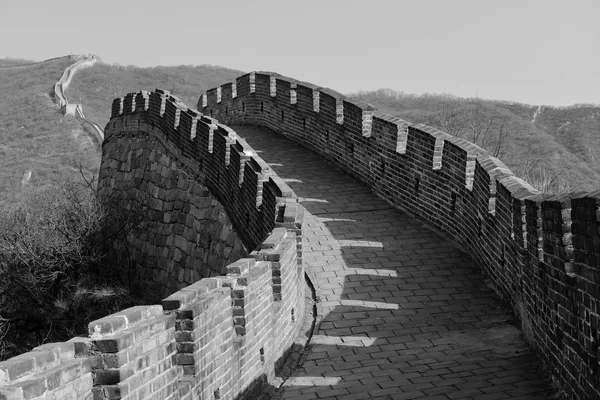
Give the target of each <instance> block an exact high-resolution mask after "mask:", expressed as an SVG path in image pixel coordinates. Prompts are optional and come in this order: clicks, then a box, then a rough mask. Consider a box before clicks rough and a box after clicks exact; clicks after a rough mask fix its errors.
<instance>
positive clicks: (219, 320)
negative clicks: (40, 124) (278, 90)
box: [0, 90, 305, 400]
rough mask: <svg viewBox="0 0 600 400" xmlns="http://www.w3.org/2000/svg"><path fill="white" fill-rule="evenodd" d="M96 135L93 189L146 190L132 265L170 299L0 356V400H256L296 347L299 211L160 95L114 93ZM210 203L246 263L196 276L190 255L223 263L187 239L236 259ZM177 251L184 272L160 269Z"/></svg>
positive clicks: (274, 183) (237, 142) (217, 136)
mask: <svg viewBox="0 0 600 400" xmlns="http://www.w3.org/2000/svg"><path fill="white" fill-rule="evenodd" d="M105 131H106V137H105V140H104V142H103V161H102V166H101V171H100V177H99V190H114V191H123V192H127V191H128V190H130V189H134V190H141V191H145V192H146V193H148V194H149V195H150V196H149V198H148V204H147V206H148V218H149V219H150V220H151V221H150V225H148V226H146V227H144V229H141V230H140V232H137V233H136V234H134V235H131V236H132V237H130V238H129V240H130V242H131V243H130V245H131V247H132V249H131V251H132V253H133V254H132V258H133V259H138V261H140V260H141V262H138V264H137V267H138V268H139V269H143V268H145V267H147V266H148V265H150V264H152V262H153V260H154V261H156V260H159V262H158V264H157V265H154V266H155V267H156V268H155V269H153V270H152V271H151V272H153V273H155V274H156V273H158V275H150V276H149V277H148V280H154V281H161V280H167V281H170V282H161V283H165V286H162V287H163V289H164V290H163V292H164V291H166V292H167V293H170V294H169V295H168V296H167V297H165V298H164V299H163V300H162V301H161V302H160V305H151V306H138V307H132V308H129V309H126V310H123V311H120V312H118V313H115V314H111V315H109V316H107V317H104V318H102V319H99V320H96V321H93V322H92V323H90V324H89V332H88V337H87V338H85V337H81V338H74V339H72V340H70V341H69V342H66V343H54V344H49V345H45V346H41V347H39V348H36V349H34V351H32V352H29V353H25V354H22V355H20V356H18V357H15V358H12V359H9V360H7V361H4V362H0V398H3V399H4V398H6V399H10V400H15V399H18V400H21V399H38V398H40V399H41V398H44V399H79V398H92V397H93V398H94V399H142V398H143V399H156V400H163V399H186V400H187V399H190V400H191V399H255V398H257V396H258V394H259V393H260V392H261V391H262V390H263V389H264V388H265V386H266V384H267V382H269V381H272V380H273V379H274V377H275V371H276V369H278V368H280V367H281V366H282V365H283V364H284V363H285V361H286V359H287V357H288V355H289V354H290V353H291V352H292V351H294V350H296V349H297V347H299V346H300V345H299V344H296V343H295V340H296V338H297V337H298V333H299V329H300V326H301V324H302V322H303V320H304V312H305V310H304V308H305V294H304V288H305V274H304V265H303V263H302V224H303V215H304V214H303V213H304V208H303V207H302V206H301V205H299V204H298V202H297V199H295V198H294V197H292V191H291V189H290V188H289V187H288V186H287V185H286V184H285V183H284V182H283V181H282V180H281V179H280V178H279V177H278V176H277V175H275V174H274V173H273V171H272V170H271V169H270V168H269V167H268V166H267V164H266V163H265V162H264V161H263V160H262V159H261V158H260V157H258V156H257V155H256V153H255V152H254V150H253V149H252V148H250V147H249V146H248V145H247V144H246V142H245V141H243V140H242V139H240V138H238V137H237V135H236V133H235V132H234V131H233V130H231V129H230V128H229V127H227V126H225V125H222V124H219V123H218V122H217V121H216V120H215V119H213V118H210V117H206V116H203V115H201V114H200V113H198V112H197V111H195V110H192V109H189V108H188V107H187V106H185V105H184V104H183V103H181V102H180V101H179V99H177V98H176V97H174V96H171V95H170V94H169V93H168V92H165V91H160V90H157V91H155V92H152V93H148V92H139V93H131V94H128V95H127V96H125V97H124V98H120V99H116V100H115V101H114V102H113V104H112V117H111V120H110V122H109V123H108V124H107V127H106V129H105ZM206 188H208V190H209V191H210V192H211V193H212V195H214V197H216V198H217V200H218V201H216V200H214V199H212V198H211V197H207V193H205V192H207V191H208V190H206ZM215 203H219V207H221V208H222V209H224V210H225V212H226V214H227V217H228V220H229V221H230V222H231V223H232V224H233V226H234V228H235V229H234V230H235V231H236V233H237V235H239V237H240V238H241V240H242V241H243V244H244V246H245V249H246V250H245V253H247V256H246V257H245V258H241V259H237V260H236V261H233V262H230V263H228V264H227V265H226V266H225V268H224V271H223V273H222V275H221V276H213V277H209V278H204V279H200V280H197V279H195V278H196V277H197V276H198V274H197V272H198V271H196V270H195V269H197V268H198V264H199V261H200V259H201V258H199V257H197V254H196V253H202V254H205V257H204V258H208V261H209V263H210V264H213V263H217V261H218V262H221V261H223V260H227V259H228V258H222V259H217V258H211V257H212V255H211V254H208V253H203V252H204V250H205V249H204V248H199V249H198V250H196V248H195V247H194V246H195V245H196V244H197V243H198V242H202V241H204V240H205V239H207V240H208V241H210V240H211V239H212V240H213V241H214V242H215V243H216V247H217V248H220V249H221V250H222V252H223V253H229V252H230V254H229V257H231V256H235V254H236V253H235V250H236V249H237V245H236V244H235V243H237V240H238V239H237V236H236V235H234V234H233V233H232V231H231V229H230V227H229V226H228V224H227V221H225V219H226V218H225V217H223V216H222V215H220V213H219V212H218V211H219V208H216V206H215ZM203 207H204V208H203ZM207 213H209V214H214V215H212V216H211V218H212V219H211V218H208V217H206V216H205V214H207ZM215 226H216V228H217V229H216V230H214V235H213V236H212V237H208V238H207V237H205V236H203V235H204V234H205V233H206V231H210V230H211V227H215ZM209 233H213V232H209ZM226 246H230V247H229V248H227V247H226ZM157 249H160V250H161V251H160V252H159V251H158V250H157ZM228 249H229V250H228ZM186 252H187V253H186ZM157 254H158V255H159V257H157ZM186 256H187V257H188V262H187V264H193V265H191V273H190V270H184V269H180V270H179V271H178V272H175V271H174V269H173V268H174V265H173V264H172V261H173V260H175V261H182V260H181V259H183V258H185V257H186ZM195 257H196V258H195ZM224 257H225V256H224ZM236 258H239V257H236ZM190 260H191V263H190ZM124 269H126V268H124ZM135 272H136V273H137V274H138V275H143V271H140V270H138V271H135ZM190 283H191V284H190ZM178 289H179V290H178Z"/></svg>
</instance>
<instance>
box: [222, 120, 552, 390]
mask: <svg viewBox="0 0 600 400" xmlns="http://www.w3.org/2000/svg"><path fill="white" fill-rule="evenodd" d="M234 129H235V130H236V131H237V132H238V134H239V135H240V136H242V137H244V138H245V139H246V140H247V141H248V143H249V144H250V145H251V146H252V147H253V148H254V149H255V150H256V151H257V152H258V154H259V155H260V156H261V157H262V158H263V159H264V160H265V161H266V162H267V163H269V165H271V167H272V168H273V169H274V170H275V171H276V172H277V174H278V175H279V176H280V177H282V178H283V179H284V180H285V181H286V182H287V183H288V184H289V186H290V187H291V188H292V189H293V190H294V192H295V193H296V195H297V196H298V197H299V198H300V200H301V202H302V204H303V205H304V206H305V207H306V209H307V211H308V212H307V215H306V219H305V235H306V238H305V243H304V260H305V262H306V266H307V268H308V269H310V271H312V273H313V274H314V276H315V277H316V279H317V282H315V285H316V286H318V287H317V290H318V296H319V297H320V300H321V303H320V304H321V306H322V310H323V315H324V317H323V319H322V323H321V325H320V326H319V328H318V331H317V332H315V335H314V336H313V340H312V345H311V347H310V351H309V353H308V356H307V358H306V360H305V361H304V363H303V364H302V366H301V367H300V368H299V369H297V370H296V371H295V372H294V374H293V375H292V377H291V378H290V379H288V380H287V381H286V383H285V385H284V387H285V390H284V391H283V393H281V394H280V395H279V396H278V398H280V399H290V400H292V399H294V400H309V399H345V400H351V399H361V400H362V399H365V400H366V399H373V400H383V399H398V400H399V399H431V400H433V399H436V400H437V399H445V400H447V399H485V400H494V399H548V398H551V397H552V395H553V393H554V391H553V389H552V387H551V385H550V382H549V380H548V379H547V378H546V377H545V376H544V375H543V374H542V373H541V371H540V369H541V367H540V364H539V362H538V361H537V360H536V357H535V356H534V354H533V353H532V351H531V349H529V348H528V347H527V345H526V344H525V342H524V341H523V338H522V335H521V332H520V330H519V329H518V328H517V327H515V326H514V325H512V324H511V322H512V321H513V320H512V317H511V315H510V313H508V312H507V311H506V310H504V309H502V308H501V304H500V300H499V298H498V297H497V296H496V295H495V294H494V292H493V291H491V290H490V289H489V288H488V287H487V286H486V285H485V283H484V278H483V276H482V275H481V272H480V270H479V268H478V267H477V266H476V265H475V264H474V263H473V261H471V260H470V258H469V257H468V256H467V255H466V254H465V253H463V252H462V251H460V250H458V249H457V248H456V247H454V246H453V244H452V243H451V242H450V241H448V240H446V239H444V238H443V237H441V236H439V235H438V234H435V233H433V232H432V231H431V230H429V229H428V228H426V227H425V226H424V225H423V224H422V223H420V222H419V221H418V220H416V219H413V218H410V217H408V216H407V215H405V214H403V213H401V212H399V211H397V210H395V209H393V208H391V207H390V206H389V205H388V204H387V203H386V202H384V201H382V200H380V199H379V198H377V197H375V196H374V195H372V194H371V193H370V192H369V191H368V190H367V189H366V188H365V187H363V186H362V185H361V184H359V183H358V182H356V181H355V180H353V179H352V178H350V177H349V176H348V175H345V174H343V173H341V172H339V171H337V170H335V169H334V168H333V167H332V165H331V164H328V163H326V162H325V161H323V160H322V159H321V158H320V157H318V156H317V155H316V154H314V153H312V152H310V151H308V150H306V149H304V148H303V147H301V146H299V145H297V144H295V143H293V142H291V141H289V140H287V139H285V138H283V137H281V136H279V135H275V134H273V133H269V132H265V131H262V130H259V129H256V128H251V127H234Z"/></svg>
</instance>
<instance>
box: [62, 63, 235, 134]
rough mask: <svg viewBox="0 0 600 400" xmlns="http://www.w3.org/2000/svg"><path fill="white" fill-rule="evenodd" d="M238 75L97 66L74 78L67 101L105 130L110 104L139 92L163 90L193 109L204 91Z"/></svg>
mask: <svg viewBox="0 0 600 400" xmlns="http://www.w3.org/2000/svg"><path fill="white" fill-rule="evenodd" d="M242 74H243V72H242V71H238V70H234V69H228V68H223V67H216V66H210V65H201V66H184V65H182V66H177V67H166V66H161V67H153V68H138V67H131V66H127V67H123V66H117V65H108V64H102V63H98V64H95V65H94V66H93V67H92V68H88V69H85V70H82V71H80V72H78V73H77V75H75V77H74V79H73V81H72V83H71V85H70V86H69V89H68V91H67V97H68V98H69V101H70V102H73V103H79V102H80V103H81V104H83V112H84V114H85V116H86V118H89V119H91V120H92V121H94V122H96V123H98V124H100V126H105V125H106V124H107V123H108V120H109V119H110V112H111V105H112V101H113V100H114V99H115V98H117V97H123V96H125V95H126V94H127V93H131V92H138V91H140V90H148V91H153V90H154V89H157V88H158V89H164V90H168V91H170V92H171V94H173V95H175V96H177V97H179V98H180V99H181V100H182V101H183V102H184V103H185V104H186V105H187V106H188V107H191V108H196V105H197V103H198V99H199V98H200V95H201V94H202V93H204V92H205V91H206V90H208V89H211V88H213V87H215V86H219V85H222V84H224V83H227V82H231V81H233V80H235V78H237V77H238V76H240V75H242Z"/></svg>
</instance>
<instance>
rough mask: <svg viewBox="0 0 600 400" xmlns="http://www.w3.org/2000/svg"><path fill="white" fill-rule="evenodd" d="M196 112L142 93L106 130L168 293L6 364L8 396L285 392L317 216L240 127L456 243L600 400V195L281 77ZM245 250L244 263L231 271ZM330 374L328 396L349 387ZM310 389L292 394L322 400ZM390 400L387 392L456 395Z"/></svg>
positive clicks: (151, 277)
mask: <svg viewBox="0 0 600 400" xmlns="http://www.w3.org/2000/svg"><path fill="white" fill-rule="evenodd" d="M198 110H200V112H202V114H201V113H200V112H198V111H196V110H194V109H191V108H188V107H187V106H185V105H184V104H182V103H181V102H180V101H179V100H178V99H177V98H176V97H174V96H172V95H170V94H169V93H168V92H165V91H161V90H157V91H155V92H152V93H148V92H139V93H132V94H129V95H127V96H125V97H124V98H121V99H116V100H115V101H114V102H113V107H112V116H111V120H110V122H109V123H108V125H107V126H106V129H105V140H104V143H103V160H102V166H101V174H100V190H117V191H123V192H127V191H130V190H134V189H140V190H143V191H145V192H146V193H148V194H150V195H151V197H152V200H151V201H150V202H149V203H150V204H149V207H150V209H151V215H152V218H151V220H152V223H151V224H150V225H148V229H147V231H146V232H147V233H146V234H140V235H139V236H137V237H135V238H132V240H131V241H132V246H133V247H134V249H135V252H134V253H135V255H134V258H135V260H136V263H137V264H136V265H137V267H136V272H137V273H138V275H139V277H140V279H139V280H140V282H142V283H141V284H142V285H146V286H144V287H147V288H148V290H153V291H156V292H160V293H161V294H162V295H165V296H167V297H166V298H164V299H163V300H162V301H161V302H160V305H154V306H141V307H134V308H131V309H127V310H123V311H122V312H119V313H116V314H112V315H110V316H107V317H105V318H102V319H100V320H98V321H94V322H92V323H91V324H90V325H89V337H78V338H74V339H72V340H70V341H68V342H65V343H55V344H46V345H43V346H40V347H39V348H36V349H34V351H32V352H29V353H25V354H23V355H21V356H18V357H15V358H13V359H10V360H7V361H4V362H1V363H0V399H11V400H12V399H19V400H20V399H37V398H40V399H42V398H43V399H70V398H89V399H92V398H93V399H118V398H123V399H142V398H149V399H215V400H216V399H256V398H260V396H261V392H262V391H263V389H264V388H265V387H266V386H268V385H273V384H274V383H275V382H276V376H277V375H278V370H279V369H280V368H281V366H282V365H283V363H284V362H285V359H286V357H287V356H288V354H289V353H290V352H292V351H296V350H297V347H298V346H299V344H297V343H295V340H296V337H297V335H298V333H299V330H300V328H301V326H300V325H301V321H302V320H303V319H304V316H305V313H306V312H309V311H310V310H306V309H305V306H304V305H305V303H304V296H305V293H304V287H305V286H304V280H305V274H307V273H308V274H310V272H309V271H308V270H307V263H306V261H305V258H306V252H305V246H306V242H305V240H304V238H305V236H306V234H307V232H308V231H309V229H311V224H312V220H311V222H309V223H307V222H305V219H304V213H305V210H304V207H303V206H302V205H301V204H300V203H299V199H298V198H296V196H295V195H294V191H293V190H292V189H291V188H290V187H289V186H288V184H287V183H286V182H284V180H283V179H282V178H281V177H279V176H278V175H277V174H276V173H275V172H274V169H273V165H269V164H267V163H266V162H265V161H263V159H262V158H261V157H259V156H258V155H257V149H253V148H251V147H250V146H249V145H248V144H247V142H246V141H245V140H244V139H242V138H241V137H240V136H238V135H237V134H236V132H235V131H234V130H233V129H231V128H229V127H228V126H235V125H240V126H242V125H248V126H255V127H260V128H263V129H267V130H269V131H272V132H275V133H276V134H278V135H283V136H285V137H287V138H290V139H292V140H293V141H294V142H296V143H299V144H301V145H302V146H303V147H306V148H308V149H310V150H312V151H313V152H315V153H317V154H319V155H320V156H321V157H322V158H323V159H326V160H328V162H330V163H331V164H333V165H334V166H335V167H336V168H338V169H340V170H342V171H344V172H345V173H347V174H349V175H350V176H352V177H354V178H355V179H356V180H358V181H360V182H362V184H364V185H366V186H367V187H368V188H369V190H370V191H371V192H372V193H374V194H376V195H377V196H379V197H380V198H381V199H383V200H385V201H386V202H387V203H388V204H390V205H391V206H392V207H393V208H397V209H400V210H403V211H404V212H406V213H408V214H411V215H414V216H416V217H418V218H419V219H421V220H423V221H425V222H426V223H427V224H428V225H429V226H431V227H433V228H435V229H437V230H438V231H441V232H443V233H444V234H445V235H448V236H450V237H452V238H453V239H454V240H455V241H456V242H457V243H458V244H459V245H460V246H462V247H463V248H464V249H465V250H466V252H467V253H468V254H469V255H470V257H471V258H472V259H473V260H474V261H475V262H476V263H477V264H478V265H479V266H480V267H481V269H482V270H483V272H484V274H485V275H486V276H487V277H488V279H489V280H490V283H491V285H492V286H493V287H494V288H495V291H496V292H497V294H498V295H499V296H500V297H501V298H502V299H503V300H504V301H506V302H507V303H508V304H509V305H510V307H511V308H512V310H513V311H514V313H515V314H516V316H517V317H518V319H519V321H520V326H521V329H522V331H523V334H524V335H525V338H526V340H527V342H528V343H529V344H530V346H531V347H532V348H533V349H534V350H535V353H536V354H537V357H538V358H539V359H541V361H542V363H543V365H544V368H545V370H546V371H547V373H548V374H549V375H550V376H551V377H552V379H553V381H554V383H555V385H556V386H557V387H558V388H559V389H560V391H561V392H562V393H563V394H564V395H565V396H566V397H567V398H573V399H597V398H600V381H599V379H600V378H599V376H600V374H599V371H598V369H599V366H600V364H599V358H600V352H599V348H598V340H599V339H600V337H599V334H598V322H599V319H600V316H599V304H600V293H599V284H600V270H599V268H598V253H599V252H600V250H599V243H600V235H599V219H600V214H599V213H598V203H599V198H600V197H599V196H600V194H599V193H598V192H593V193H571V194H569V195H562V196H551V195H544V194H539V193H537V192H536V191H535V190H534V189H533V188H532V187H531V186H530V185H528V184H527V183H526V182H524V181H522V180H520V179H519V178H517V177H515V176H513V174H512V173H511V172H510V170H509V169H508V168H507V167H506V166H505V165H504V164H502V162H501V161H499V160H497V159H495V158H494V157H491V156H490V155H489V154H487V153H486V152H485V151H484V150H483V149H481V148H479V147H477V146H475V145H473V144H471V143H469V142H466V141H464V140H461V139H457V138H454V137H451V136H450V135H447V134H445V133H443V132H440V131H438V130H436V129H433V128H431V127H428V126H425V125H412V124H410V123H408V122H406V121H403V120H401V119H399V118H396V117H392V116H389V115H386V114H382V113H379V112H377V111H376V110H375V109H374V107H372V106H370V105H368V104H361V103H358V102H356V101H353V100H350V99H347V98H345V97H344V96H342V95H340V94H338V93H336V92H333V91H331V90H329V89H324V88H321V87H317V86H315V85H311V84H308V83H305V82H299V81H295V80H293V79H290V78H286V77H283V76H280V75H277V74H274V73H267V72H253V73H250V74H246V75H243V76H241V77H239V78H238V79H237V80H236V82H233V83H229V84H226V85H223V86H221V87H218V88H215V89H212V90H209V91H208V92H207V93H206V94H205V95H202V96H201V98H200V100H199V102H198ZM240 131H243V129H241V128H240ZM266 156H267V154H265V157H266ZM290 157H292V155H291V153H290ZM208 192H210V194H209V193H208ZM211 196H212V197H211ZM213 197H214V199H213ZM306 200H307V199H306V198H305V199H304V200H303V201H306ZM216 202H218V203H219V204H216ZM202 210H210V211H207V212H204V213H203V212H202ZM207 214H211V215H213V216H215V218H208V217H206V215H207ZM203 224H207V225H208V226H210V227H212V228H211V229H213V231H214V232H212V234H211V237H212V238H213V239H214V240H213V241H212V242H211V243H212V244H211V245H209V246H208V247H206V246H204V247H202V246H198V243H199V242H202V240H200V237H201V234H202V233H201V232H200V230H199V227H200V226H202V225H203ZM233 232H235V233H233ZM169 238H172V239H169ZM434 244H435V243H434ZM194 246H196V247H194ZM198 251H201V253H202V254H203V256H202V257H196V254H197V252H198ZM226 251H227V254H225V252H226ZM232 252H234V253H235V252H237V253H238V254H243V255H246V254H247V256H248V257H246V258H241V259H239V260H237V261H233V262H230V259H229V258H227V257H228V255H229V254H231V253H232ZM176 254H177V255H176ZM204 254H212V255H213V256H212V260H213V261H212V262H208V256H206V257H207V258H205V257H204ZM194 257H196V258H194ZM234 258H235V257H234ZM215 260H216V261H215ZM215 262H216V263H217V264H219V268H217V269H218V270H219V271H213V270H211V269H210V266H211V265H212V264H214V263H215ZM313 262H318V260H313ZM203 263H204V264H203ZM323 263H324V262H323ZM198 264H200V265H203V267H201V270H200V271H196V270H195V269H194V268H193V266H195V265H198ZM311 265H312V264H311ZM413 265H415V264H413ZM418 269H419V267H418V266H417V267H413V270H411V271H416V272H418ZM194 271H196V272H194ZM216 272H219V273H221V274H222V276H213V274H214V273H216ZM450 273H452V271H450ZM457 273H458V271H457ZM463 273H464V272H463ZM205 276H210V277H205ZM414 276H419V275H416V273H415V275H414ZM198 278H202V279H200V280H197V279H198ZM164 280H167V281H166V282H164ZM357 281H358V283H360V280H357ZM152 282H155V283H157V285H155V286H151V283H152ZM354 283H356V282H354ZM316 284H317V286H318V283H316ZM188 285H189V286H188ZM348 286H349V285H348ZM323 289H324V288H323ZM317 290H318V288H317ZM323 291H325V290H323ZM403 304H405V303H400V308H402V305H403ZM450 304H451V303H450ZM396 306H398V305H396ZM332 322H333V324H332V326H336V321H332ZM336 327H337V326H336ZM332 329H333V328H332ZM398 349H400V350H398V352H399V353H400V354H401V353H402V350H401V349H402V347H398ZM404 349H406V347H404ZM406 353H407V354H408V353H409V352H408V351H406ZM371 361H376V360H373V359H371ZM307 368H308V367H307ZM356 373H357V372H356ZM415 373H416V372H415ZM371 377H372V378H374V377H373V376H371ZM423 377H425V375H423ZM323 379H325V381H326V382H328V383H324V385H326V386H327V385H329V387H328V389H329V391H330V392H331V393H330V395H331V397H330V398H335V396H336V394H335V393H338V394H339V393H348V392H343V390H344V388H343V387H339V388H337V389H336V386H335V384H333V383H331V382H334V381H335V380H332V379H331V378H327V376H325V378H323ZM402 379H405V378H402ZM392 381H393V377H392ZM402 382H405V383H402ZM402 384H406V385H407V386H408V385H410V384H414V382H408V381H405V380H399V381H398V386H400V385H402ZM311 390H312V389H311ZM336 390H337V391H336ZM365 390H366V389H365ZM382 390H384V389H383V388H382ZM465 390H466V389H465ZM313 392H314V391H312V392H311V393H312V394H314V393H313ZM300 393H303V392H301V391H300ZM306 393H307V394H301V395H300V396H301V397H296V398H316V397H306V396H308V393H309V391H307V392H306ZM369 393H371V392H369ZM373 393H375V392H373ZM377 393H384V392H383V391H381V390H380V391H378V392H377ZM385 393H388V394H387V396H389V397H384V394H381V397H377V398H381V399H383V398H431V399H433V398H436V399H437V398H457V397H440V396H443V392H439V393H438V394H439V396H437V397H436V395H433V394H432V395H431V396H429V395H426V394H423V392H419V393H421V394H420V395H418V396H417V395H415V397H407V396H405V397H392V396H393V395H390V394H389V393H394V392H390V391H388V392H385ZM354 395H358V396H359V397H356V396H354ZM354 395H351V394H348V397H347V398H366V397H365V396H366V395H365V394H364V393H358V392H357V393H354ZM315 396H316V395H315ZM323 396H325V395H323ZM352 396H354V397H352ZM361 396H362V397H361ZM465 396H467V395H466V394H465ZM372 397H373V396H372ZM515 397H517V396H515ZM339 398H346V397H344V395H340V397H339ZM373 398H374V397H373ZM461 398H462V397H461ZM464 398H467V397H464ZM469 398H470V397H469ZM474 398H475V397H474ZM477 398H506V397H498V396H496V397H477ZM520 398H528V397H523V396H522V397H520ZM536 398H538V397H536Z"/></svg>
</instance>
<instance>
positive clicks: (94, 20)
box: [0, 0, 600, 105]
mask: <svg viewBox="0 0 600 400" xmlns="http://www.w3.org/2000/svg"><path fill="white" fill-rule="evenodd" d="M599 16H600V0H569V1H567V0H561V1H558V0H539V1H538V0H411V1H404V0H380V1H378V0H370V1H364V0H363V1H355V0H343V1H338V0H318V1H314V0H295V1H288V0H255V1H227V0H211V1H203V0H194V1H177V0H168V1H167V0H165V1H153V0H145V1H137V0H119V1H114V0H99V1H70V0H53V1H48V0H40V1H28V0H19V1H12V2H9V3H7V4H4V5H3V6H2V9H1V13H0V57H15V58H28V59H34V60H43V59H46V58H51V57H57V56H61V55H67V54H86V53H94V54H97V55H98V56H99V57H100V58H101V59H102V60H103V61H105V62H108V63H119V64H123V65H127V64H134V65H139V66H154V65H180V64H194V65H197V64H215V65H221V66H225V67H229V68H237V69H241V70H243V71H253V70H267V71H274V72H278V73H280V74H282V75H287V76H290V77H293V78H295V79H298V80H303V81H308V82H312V83H315V84H318V85H321V86H326V87H330V88H332V89H335V90H337V91H340V92H344V93H346V92H353V91H358V90H371V89H378V88H391V89H396V90H400V91H404V92H407V93H425V92H434V93H442V92H446V93H452V94H456V95H459V96H475V95H478V96H479V97H483V98H492V99H502V100H514V101H519V102H523V103H530V104H548V105H568V104H573V103H600V23H599Z"/></svg>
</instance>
